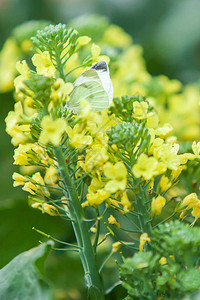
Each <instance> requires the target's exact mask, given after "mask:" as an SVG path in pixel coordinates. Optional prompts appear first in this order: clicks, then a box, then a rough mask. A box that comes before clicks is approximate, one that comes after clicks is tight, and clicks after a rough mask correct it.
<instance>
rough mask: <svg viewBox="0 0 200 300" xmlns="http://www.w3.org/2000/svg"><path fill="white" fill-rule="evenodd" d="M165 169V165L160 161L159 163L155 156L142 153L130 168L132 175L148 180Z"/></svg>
mask: <svg viewBox="0 0 200 300" xmlns="http://www.w3.org/2000/svg"><path fill="white" fill-rule="evenodd" d="M165 171H166V167H165V166H164V165H163V164H162V163H159V162H158V161H157V159H156V158H155V157H148V156H147V155H146V154H144V153H142V154H141V155H140V156H139V158H138V160H137V162H136V164H135V165H134V166H133V168H132V172H133V175H134V176H135V177H136V178H140V177H141V176H142V177H143V178H144V179H145V180H150V179H152V178H153V177H154V176H156V175H159V174H162V173H164V172H165Z"/></svg>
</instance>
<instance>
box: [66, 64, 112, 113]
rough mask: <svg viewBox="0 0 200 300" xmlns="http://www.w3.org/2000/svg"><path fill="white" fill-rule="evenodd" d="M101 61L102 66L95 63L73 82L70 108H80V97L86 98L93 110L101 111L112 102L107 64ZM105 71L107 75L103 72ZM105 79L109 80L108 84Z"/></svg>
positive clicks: (76, 109) (77, 109) (75, 109)
mask: <svg viewBox="0 0 200 300" xmlns="http://www.w3.org/2000/svg"><path fill="white" fill-rule="evenodd" d="M101 63H103V64H102V68H101V65H99V64H100V63H97V64H95V65H94V66H93V67H92V68H91V69H89V70H88V71H86V72H84V73H83V74H81V75H80V76H79V77H78V78H77V79H76V81H75V82H74V90H73V92H72V94H71V97H70V101H69V104H68V105H69V107H70V108H71V109H72V110H74V111H79V110H80V100H81V99H87V100H88V101H89V103H90V104H91V108H92V110H94V111H102V110H104V109H106V108H107V107H108V106H109V105H110V103H111V102H112V99H111V98H112V97H113V95H112V94H113V88H112V82H111V80H110V76H109V70H108V66H107V64H106V62H101ZM104 63H105V64H106V65H105V64H104ZM103 70H104V71H103ZM107 71H108V76H107V74H104V73H106V72H107ZM106 80H108V81H109V84H107V83H106ZM110 82H111V85H110ZM110 99H111V100H110Z"/></svg>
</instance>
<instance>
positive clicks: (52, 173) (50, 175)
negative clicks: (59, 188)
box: [44, 166, 59, 185]
mask: <svg viewBox="0 0 200 300" xmlns="http://www.w3.org/2000/svg"><path fill="white" fill-rule="evenodd" d="M58 179H59V176H58V170H57V169H56V168H55V167H54V166H50V167H49V168H46V173H45V176H44V182H45V183H46V184H49V185H55V184H56V183H57V182H58Z"/></svg>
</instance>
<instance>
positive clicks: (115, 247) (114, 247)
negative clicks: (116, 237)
mask: <svg viewBox="0 0 200 300" xmlns="http://www.w3.org/2000/svg"><path fill="white" fill-rule="evenodd" d="M121 246H122V243H120V242H115V243H113V244H112V250H113V252H117V251H118V250H119V249H120V248H121Z"/></svg>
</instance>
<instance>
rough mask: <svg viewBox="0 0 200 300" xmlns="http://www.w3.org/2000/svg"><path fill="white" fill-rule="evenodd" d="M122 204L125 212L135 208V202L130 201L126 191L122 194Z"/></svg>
mask: <svg viewBox="0 0 200 300" xmlns="http://www.w3.org/2000/svg"><path fill="white" fill-rule="evenodd" d="M121 204H122V206H123V210H124V212H125V213H128V212H130V211H132V210H133V204H132V203H131V202H130V201H129V199H128V196H127V193H126V192H124V193H123V194H122V196H121Z"/></svg>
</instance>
